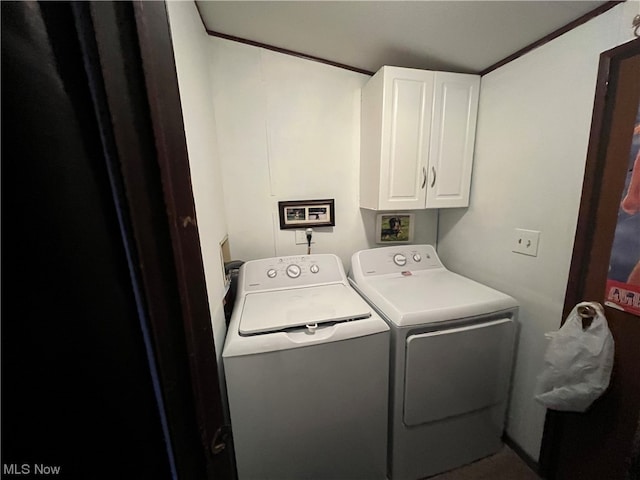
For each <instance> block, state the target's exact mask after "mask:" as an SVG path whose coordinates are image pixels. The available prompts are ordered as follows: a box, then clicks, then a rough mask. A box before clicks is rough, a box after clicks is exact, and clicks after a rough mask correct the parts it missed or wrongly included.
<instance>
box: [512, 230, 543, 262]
mask: <svg viewBox="0 0 640 480" xmlns="http://www.w3.org/2000/svg"><path fill="white" fill-rule="evenodd" d="M539 241H540V232H539V231H538V230H525V229H522V228H516V230H515V234H514V236H513V246H512V248H511V251H513V252H515V253H522V254H524V255H530V256H532V257H537V256H538V242H539Z"/></svg>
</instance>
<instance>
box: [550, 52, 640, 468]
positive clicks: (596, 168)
mask: <svg viewBox="0 0 640 480" xmlns="http://www.w3.org/2000/svg"><path fill="white" fill-rule="evenodd" d="M639 101H640V40H635V41H633V42H629V43H628V44H625V45H623V46H620V47H618V48H615V49H613V50H611V51H608V52H605V53H603V54H602V56H601V61H600V73H599V79H598V87H597V91H596V100H595V105H594V116H593V121H592V131H591V138H590V145H589V151H588V157H587V165H586V170H585V180H584V185H583V192H582V200H581V206H580V215H579V220H578V229H577V234H576V240H575V244H574V253H573V258H572V265H571V272H570V278H569V284H568V288H567V294H566V298H565V309H564V310H565V315H564V317H565V318H566V315H567V314H568V313H569V311H570V310H571V309H572V308H573V307H574V306H575V304H576V303H577V302H579V301H582V300H590V301H598V302H600V303H602V304H604V303H605V284H606V280H607V275H608V270H609V258H610V253H611V248H612V245H613V242H614V233H615V230H616V225H617V222H618V212H619V208H620V203H621V199H622V193H623V190H624V188H625V180H626V178H627V173H628V171H629V158H630V151H631V150H632V148H633V147H632V140H633V138H632V137H633V135H634V124H635V122H636V115H637V113H638V106H639ZM635 148H637V143H636V147H635ZM635 215H640V212H638V213H635ZM629 250H630V251H628V252H626V253H627V254H629V255H632V254H634V253H635V254H637V253H638V252H634V251H635V248H629ZM636 261H637V260H636ZM605 314H606V317H607V320H608V323H609V327H610V329H611V332H612V334H613V337H614V341H615V360H614V369H613V374H612V377H611V383H610V387H609V389H608V391H607V392H605V394H604V395H603V396H602V397H601V398H600V399H598V400H597V401H596V402H595V403H594V404H593V405H592V406H591V408H590V409H589V410H588V411H587V412H585V413H560V412H552V411H549V412H548V414H547V422H546V425H545V435H544V438H543V445H542V450H541V456H540V461H541V466H542V467H543V472H544V473H546V476H547V477H548V478H557V479H563V480H564V479H567V480H571V479H581V480H588V479H593V480H601V479H612V480H613V479H621V480H622V479H624V480H627V479H632V478H638V476H637V475H638V472H637V461H638V459H637V455H638V452H637V448H638V445H637V442H638V440H639V439H638V437H637V436H638V420H639V418H638V414H639V411H640V317H638V316H635V315H633V314H630V313H626V312H623V311H620V310H618V309H615V308H611V307H608V306H607V307H605ZM634 463H635V466H634ZM634 472H635V473H634Z"/></svg>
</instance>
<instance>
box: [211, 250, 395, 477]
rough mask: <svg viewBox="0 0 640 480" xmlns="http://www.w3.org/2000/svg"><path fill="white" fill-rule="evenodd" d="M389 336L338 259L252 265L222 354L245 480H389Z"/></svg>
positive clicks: (243, 272) (245, 270)
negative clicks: (356, 289)
mask: <svg viewBox="0 0 640 480" xmlns="http://www.w3.org/2000/svg"><path fill="white" fill-rule="evenodd" d="M389 335H390V329H389V327H388V326H387V324H386V323H385V322H384V320H382V319H381V318H380V317H379V316H378V315H377V314H376V313H375V311H373V309H372V308H371V307H370V306H369V305H368V304H367V303H366V302H365V301H364V300H363V299H362V298H361V297H360V296H359V295H358V294H357V293H356V292H355V291H354V290H353V288H352V287H351V286H350V285H349V282H348V280H347V277H346V275H345V273H344V269H343V267H342V262H341V261H340V259H339V258H338V257H336V256H335V255H330V254H316V255H304V256H292V257H279V258H269V259H263V260H255V261H249V262H246V263H245V264H244V265H242V267H241V268H240V274H239V277H238V294H237V297H236V303H235V307H234V311H233V315H232V317H231V321H230V324H229V331H228V333H227V339H226V342H225V346H224V350H223V354H222V356H223V364H224V370H225V378H226V385H227V394H228V402H229V410H230V415H231V429H232V432H233V439H234V446H235V454H236V463H237V469H238V476H239V478H240V479H241V480H244V479H278V480H280V479H296V480H299V479H302V478H304V479H356V478H361V479H384V478H385V476H386V452H387V412H388V381H389Z"/></svg>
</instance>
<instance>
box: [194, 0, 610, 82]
mask: <svg viewBox="0 0 640 480" xmlns="http://www.w3.org/2000/svg"><path fill="white" fill-rule="evenodd" d="M604 3H608V2H603V1H577V0H570V1H564V0H556V1H541V0H536V1H486V0H475V1H452V0H449V1H436V0H429V1H401V0H396V1H284V2H283V1H203V0H200V1H196V4H197V5H198V9H199V11H200V15H201V16H202V19H203V22H204V23H205V27H206V28H207V30H209V31H213V32H218V33H222V34H226V35H232V36H235V37H240V38H242V39H246V40H251V41H254V42H259V43H263V44H267V45H270V46H273V47H278V48H282V49H287V50H293V51H295V52H299V53H302V54H305V55H310V56H315V57H319V58H322V59H325V60H329V61H331V62H336V63H341V64H345V65H349V66H351V67H355V68H358V69H363V70H368V71H371V72H375V71H377V70H378V69H379V68H380V67H381V66H382V65H395V66H403V67H412V68H422V69H427V70H447V71H453V72H463V73H479V72H482V71H483V70H485V69H487V68H488V67H490V66H492V65H494V64H495V63H497V62H499V61H501V60H503V59H504V58H506V57H508V56H509V55H511V54H513V53H515V52H517V51H518V50H520V49H522V48H524V47H526V46H528V45H530V44H531V43H533V42H535V41H537V40H539V39H541V38H543V37H545V36H546V35H547V34H549V33H551V32H554V31H555V30H557V29H559V28H561V27H563V26H565V25H567V24H568V23H570V22H572V21H573V20H575V19H577V18H579V17H581V16H582V15H584V14H585V13H588V12H590V11H592V10H594V9H595V8H597V7H599V6H600V5H602V4H604Z"/></svg>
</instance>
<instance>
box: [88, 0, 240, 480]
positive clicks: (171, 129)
mask: <svg viewBox="0 0 640 480" xmlns="http://www.w3.org/2000/svg"><path fill="white" fill-rule="evenodd" d="M89 8H90V12H91V20H92V28H93V32H94V34H95V39H96V43H97V54H98V57H99V63H100V67H101V75H102V81H103V83H104V89H105V96H106V101H107V106H108V109H109V114H110V116H111V119H112V128H113V136H114V142H115V146H116V149H117V155H118V158H119V160H120V166H121V173H122V177H123V181H124V185H125V190H126V196H127V205H126V206H125V208H128V210H129V216H130V222H131V229H132V234H133V237H134V243H135V245H134V246H133V248H135V249H136V250H137V253H138V257H139V271H140V275H141V278H142V284H143V290H144V296H145V301H146V305H147V309H148V313H149V324H150V329H151V335H152V338H153V346H154V354H155V357H156V360H157V364H158V370H159V375H160V383H161V389H162V395H163V399H164V402H165V413H166V417H167V422H168V427H169V431H170V439H169V441H170V442H171V445H172V447H173V454H174V458H175V463H176V469H177V474H178V478H203V477H206V478H208V479H213V478H216V479H230V478H232V477H233V473H232V466H231V465H232V459H231V455H230V452H229V450H230V449H229V448H226V449H225V448H223V449H222V452H221V453H220V454H214V453H213V450H214V449H213V446H214V443H217V442H218V438H219V435H220V432H223V431H224V430H223V426H224V415H223V408H222V401H221V398H222V395H221V390H220V383H219V375H218V365H217V355H216V351H215V344H214V340H213V327H212V323H211V315H210V309H209V301H208V296H207V288H206V281H205V275H204V265H203V260H202V252H201V245H200V237H199V233H198V226H197V217H196V212H195V204H194V199H193V191H192V184H191V175H190V167H189V157H188V153H187V145H186V137H185V132H184V124H183V116H182V107H181V102H180V94H179V90H178V79H177V73H176V69H175V61H174V52H173V44H172V39H171V31H170V26H169V18H168V14H167V10H166V4H165V2H164V1H162V2H149V1H142V0H136V1H133V2H91V3H90V7H89ZM221 301H222V300H221Z"/></svg>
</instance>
